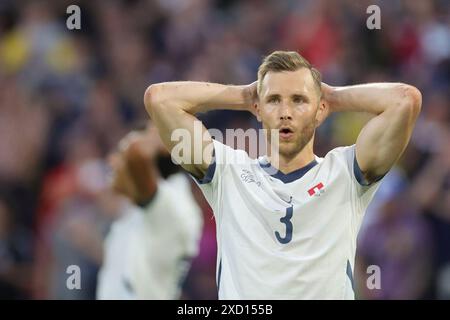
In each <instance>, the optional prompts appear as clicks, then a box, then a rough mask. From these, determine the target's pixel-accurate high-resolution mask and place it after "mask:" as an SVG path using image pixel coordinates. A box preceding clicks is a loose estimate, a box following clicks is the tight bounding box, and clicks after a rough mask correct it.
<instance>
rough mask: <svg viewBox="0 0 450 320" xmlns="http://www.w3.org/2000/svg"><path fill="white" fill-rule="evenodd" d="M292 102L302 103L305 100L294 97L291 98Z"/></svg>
mask: <svg viewBox="0 0 450 320" xmlns="http://www.w3.org/2000/svg"><path fill="white" fill-rule="evenodd" d="M292 100H293V102H294V103H303V102H305V99H303V97H294V98H293V99H292Z"/></svg>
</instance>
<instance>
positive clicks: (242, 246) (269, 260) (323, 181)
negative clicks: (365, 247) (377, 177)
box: [198, 140, 379, 299]
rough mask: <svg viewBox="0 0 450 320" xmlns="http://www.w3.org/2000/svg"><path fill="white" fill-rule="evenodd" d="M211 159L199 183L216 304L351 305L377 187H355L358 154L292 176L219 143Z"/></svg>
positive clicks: (336, 153) (340, 155) (334, 154)
mask: <svg viewBox="0 0 450 320" xmlns="http://www.w3.org/2000/svg"><path fill="white" fill-rule="evenodd" d="M214 154H215V161H214V162H213V163H212V164H211V166H210V167H209V169H208V172H207V173H206V175H205V177H204V178H203V179H202V180H200V181H199V182H198V183H199V186H200V188H201V189H202V191H203V193H204V195H205V197H206V199H207V200H208V202H209V204H210V205H211V207H212V209H213V211H214V215H215V218H216V225H217V243H218V257H217V286H218V291H219V299H354V290H353V266H354V261H355V251H356V237H357V233H358V229H359V227H360V224H361V220H362V218H363V214H364V211H365V209H366V207H367V206H368V204H369V202H370V200H371V198H372V196H373V194H374V192H375V191H376V189H377V188H378V185H379V182H376V183H373V184H372V185H370V186H363V185H362V184H360V183H359V182H358V181H357V178H356V177H355V173H356V175H357V176H358V179H362V178H361V175H360V174H361V172H360V170H359V167H358V166H356V167H355V171H354V168H353V167H354V159H355V146H354V145H353V146H349V147H339V148H336V149H333V150H332V151H330V152H329V153H328V154H327V155H326V156H325V157H324V158H319V157H316V159H315V160H314V161H313V162H311V163H310V164H308V165H307V166H305V167H304V168H301V169H298V170H296V171H294V172H292V173H290V174H283V173H282V172H279V171H278V172H276V174H273V173H274V171H271V170H274V168H273V167H271V166H270V164H269V163H268V162H267V160H266V158H265V157H261V158H259V159H251V158H250V157H249V156H248V155H247V153H246V152H245V151H242V150H234V149H232V148H230V147H228V146H225V145H224V144H222V143H220V142H218V141H216V140H214ZM275 171H276V170H275ZM359 181H361V183H363V181H362V180H359Z"/></svg>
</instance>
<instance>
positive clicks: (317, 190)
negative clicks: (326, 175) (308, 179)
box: [308, 182, 325, 197]
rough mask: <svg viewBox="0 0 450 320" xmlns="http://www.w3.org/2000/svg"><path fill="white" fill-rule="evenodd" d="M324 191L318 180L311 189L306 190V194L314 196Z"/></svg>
mask: <svg viewBox="0 0 450 320" xmlns="http://www.w3.org/2000/svg"><path fill="white" fill-rule="evenodd" d="M324 192H325V190H324V187H323V183H322V182H319V183H318V184H316V185H315V186H314V187H312V188H311V189H309V190H308V194H309V195H310V196H316V197H318V196H320V195H321V194H322V193H324Z"/></svg>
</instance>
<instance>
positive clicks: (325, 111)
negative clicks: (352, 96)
mask: <svg viewBox="0 0 450 320" xmlns="http://www.w3.org/2000/svg"><path fill="white" fill-rule="evenodd" d="M329 111H330V106H329V105H328V102H327V101H326V100H325V99H323V98H320V101H319V106H318V109H317V113H316V127H318V126H320V125H321V124H322V123H323V122H324V121H325V119H326V118H327V117H328V115H329V113H330V112H329Z"/></svg>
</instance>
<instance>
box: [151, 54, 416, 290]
mask: <svg viewBox="0 0 450 320" xmlns="http://www.w3.org/2000/svg"><path fill="white" fill-rule="evenodd" d="M144 100H145V105H146V108H147V111H148V113H149V114H150V116H151V118H152V119H153V121H154V123H155V125H156V127H157V128H158V130H159V133H160V135H161V138H162V141H163V142H164V144H165V145H166V147H167V148H168V149H169V150H172V149H173V148H174V147H175V146H176V145H177V142H175V141H173V140H172V139H171V135H172V132H173V131H174V130H176V129H178V128H183V129H185V130H189V132H190V133H191V134H190V140H189V141H184V142H187V143H188V144H189V145H190V146H191V147H190V151H191V159H189V161H188V163H181V165H182V166H183V168H184V169H186V170H187V171H188V172H190V173H191V174H192V175H193V176H194V177H195V178H196V179H197V181H198V182H199V184H200V187H201V189H202V191H203V193H204V195H205V197H206V199H207V200H208V201H209V203H210V205H211V207H212V208H213V210H214V214H215V218H216V224H217V242H218V260H217V262H218V263H217V285H218V291H219V298H221V299H255V298H256V299H354V297H355V295H354V284H353V270H354V262H355V251H356V237H357V234H358V230H359V227H360V224H361V221H362V218H363V216H364V212H365V210H366V208H367V206H368V205H369V202H370V201H371V199H372V197H373V195H374V193H375V192H376V190H377V188H378V187H379V183H380V181H381V179H382V178H383V177H384V175H385V174H386V173H387V172H388V171H389V170H390V168H391V167H392V166H393V165H394V164H395V162H396V161H397V160H398V159H399V158H400V156H401V155H402V153H403V151H404V150H405V148H406V146H407V144H408V141H409V139H410V136H411V133H412V130H413V127H414V124H415V121H416V119H417V117H418V114H419V112H420V109H421V93H420V92H419V91H418V90H417V89H416V88H415V87H413V86H410V85H406V84H402V83H371V84H364V85H355V86H346V87H331V86H328V85H326V84H324V83H322V82H321V75H320V73H319V72H318V71H317V70H316V69H315V68H313V67H312V66H311V64H310V63H309V62H308V61H307V60H306V59H304V58H303V57H302V56H300V55H299V54H298V53H297V52H286V51H276V52H273V53H272V54H270V55H269V56H267V57H266V58H265V59H264V61H263V63H262V64H261V66H260V67H259V70H258V81H257V82H255V83H253V84H251V85H247V86H228V85H221V84H214V83H204V82H168V83H161V84H156V85H152V86H150V87H149V88H148V89H147V91H146V93H145V97H144ZM214 109H230V110H247V111H250V112H253V113H254V114H255V115H256V116H257V118H258V120H259V121H260V122H262V126H263V128H264V129H268V130H275V131H276V132H277V133H278V135H279V139H278V137H277V140H275V141H272V140H271V139H272V135H271V134H270V133H268V134H267V136H266V143H267V145H268V148H267V149H268V150H272V147H273V145H277V144H278V145H279V149H278V152H276V153H275V152H274V153H272V154H271V153H270V151H269V152H268V154H267V155H266V156H263V157H260V158H258V159H251V158H250V157H249V156H248V155H247V154H246V153H245V152H244V151H240V150H235V149H233V148H230V147H228V146H226V145H224V144H223V143H221V142H219V141H217V140H216V139H212V137H211V135H210V134H209V133H208V131H207V130H206V128H205V127H203V126H202V134H203V139H202V140H201V141H198V140H195V137H196V136H198V135H196V134H195V133H194V128H195V124H196V121H198V120H197V118H196V117H195V116H194V115H195V114H196V113H198V112H206V111H210V110H214ZM342 111H357V112H368V113H370V114H372V115H373V117H372V119H371V120H370V121H369V122H368V123H367V124H366V125H365V126H364V128H363V129H362V130H361V132H360V134H359V136H358V138H357V141H356V144H354V145H351V146H346V147H338V148H335V149H333V150H331V151H330V152H328V153H327V154H326V156H325V157H324V158H320V157H318V156H316V155H315V153H314V151H313V144H314V134H315V130H316V128H317V127H319V126H320V125H321V124H322V123H323V121H324V120H325V119H326V118H327V116H328V115H329V114H330V113H332V112H342ZM196 149H197V150H198V149H200V150H202V151H203V150H206V151H207V152H205V153H204V155H203V153H202V155H203V157H202V162H201V163H195V161H194V154H195V150H196ZM208 150H209V151H212V152H208ZM274 166H276V167H275V168H274Z"/></svg>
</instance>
